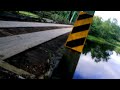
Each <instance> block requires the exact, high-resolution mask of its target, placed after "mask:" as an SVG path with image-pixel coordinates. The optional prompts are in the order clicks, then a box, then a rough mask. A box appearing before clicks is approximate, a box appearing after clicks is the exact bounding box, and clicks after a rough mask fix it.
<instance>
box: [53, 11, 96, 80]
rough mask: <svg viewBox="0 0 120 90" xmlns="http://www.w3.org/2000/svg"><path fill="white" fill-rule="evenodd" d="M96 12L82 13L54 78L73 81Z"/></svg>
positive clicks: (69, 38) (70, 35)
mask: <svg viewBox="0 0 120 90" xmlns="http://www.w3.org/2000/svg"><path fill="white" fill-rule="evenodd" d="M94 13H95V11H80V13H79V16H78V18H77V20H76V22H75V23H74V27H73V30H72V32H71V33H70V34H69V36H68V39H67V41H66V43H65V47H66V48H65V49H66V52H65V53H64V55H63V57H62V59H61V61H60V63H59V65H58V67H57V69H56V71H55V72H54V74H53V76H52V77H53V78H59V79H72V78H73V75H74V72H75V69H76V66H77V64H78V61H79V57H80V54H81V53H82V50H83V48H84V44H85V42H86V38H87V36H88V32H89V28H90V25H91V23H92V20H93V16H94Z"/></svg>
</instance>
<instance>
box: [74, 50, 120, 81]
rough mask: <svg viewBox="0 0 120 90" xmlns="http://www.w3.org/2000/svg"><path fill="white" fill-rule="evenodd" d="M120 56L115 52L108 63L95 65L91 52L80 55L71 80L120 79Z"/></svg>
mask: <svg viewBox="0 0 120 90" xmlns="http://www.w3.org/2000/svg"><path fill="white" fill-rule="evenodd" d="M119 68H120V55H117V53H116V52H115V51H113V54H112V55H110V56H109V61H108V62H99V63H95V62H94V59H92V57H91V52H88V53H87V54H86V55H85V54H81V56H80V59H79V62H78V65H77V68H76V71H75V74H74V77H73V79H120V69H119Z"/></svg>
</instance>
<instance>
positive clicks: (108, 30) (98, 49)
mask: <svg viewBox="0 0 120 90" xmlns="http://www.w3.org/2000/svg"><path fill="white" fill-rule="evenodd" d="M112 51H116V53H117V54H120V26H119V25H118V24H117V20H116V19H113V20H111V19H108V20H106V21H103V20H102V18H101V17H98V16H94V18H93V23H92V25H91V27H90V32H89V35H88V37H87V40H86V43H85V47H84V50H83V54H87V53H88V52H91V56H92V58H94V59H93V60H95V62H100V61H108V60H109V58H110V57H109V56H110V55H111V54H112Z"/></svg>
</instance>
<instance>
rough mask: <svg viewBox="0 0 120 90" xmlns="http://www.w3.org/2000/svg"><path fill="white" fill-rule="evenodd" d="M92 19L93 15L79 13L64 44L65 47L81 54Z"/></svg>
mask: <svg viewBox="0 0 120 90" xmlns="http://www.w3.org/2000/svg"><path fill="white" fill-rule="evenodd" d="M92 19H93V15H90V14H88V13H87V12H83V11H81V12H80V14H79V17H78V18H77V21H76V22H75V24H74V27H73V30H72V32H71V33H70V35H69V37H68V39H67V41H66V43H65V46H66V47H68V48H70V49H72V50H75V51H77V52H82V50H83V47H84V44H85V41H86V38H87V35H88V32H89V28H90V25H91V23H92Z"/></svg>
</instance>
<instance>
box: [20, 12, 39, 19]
mask: <svg viewBox="0 0 120 90" xmlns="http://www.w3.org/2000/svg"><path fill="white" fill-rule="evenodd" d="M18 13H19V14H20V15H23V16H28V17H33V18H39V16H38V15H36V14H34V13H31V12H27V11H18Z"/></svg>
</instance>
